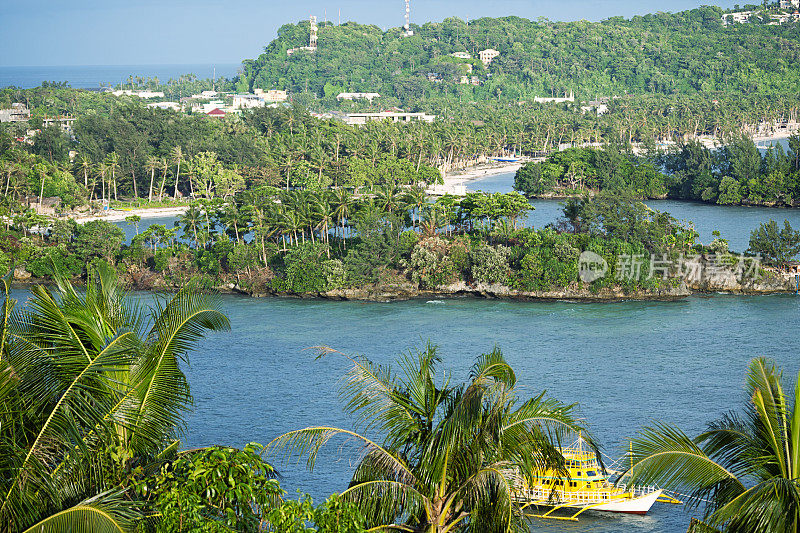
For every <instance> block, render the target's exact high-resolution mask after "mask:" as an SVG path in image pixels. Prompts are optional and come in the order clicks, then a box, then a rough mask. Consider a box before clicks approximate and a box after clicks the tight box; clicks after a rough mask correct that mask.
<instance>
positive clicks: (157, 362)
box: [118, 285, 230, 451]
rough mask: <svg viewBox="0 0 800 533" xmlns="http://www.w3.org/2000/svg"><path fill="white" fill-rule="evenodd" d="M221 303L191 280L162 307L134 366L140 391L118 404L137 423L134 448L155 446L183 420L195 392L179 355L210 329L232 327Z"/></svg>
mask: <svg viewBox="0 0 800 533" xmlns="http://www.w3.org/2000/svg"><path fill="white" fill-rule="evenodd" d="M218 306H219V304H218V301H217V300H216V299H214V298H210V297H208V296H207V295H204V294H202V293H200V292H198V291H197V290H196V289H195V288H194V287H193V286H192V285H187V286H186V287H185V288H184V289H182V290H181V291H180V292H179V293H177V294H176V295H175V296H174V297H173V298H172V299H171V300H170V301H169V302H168V303H167V305H166V306H165V307H164V308H159V309H157V313H156V320H155V323H154V324H153V326H152V328H151V330H150V332H149V334H148V337H147V340H146V347H145V353H144V356H143V357H142V358H140V359H139V361H137V363H136V364H135V365H134V366H133V368H132V369H131V378H130V380H131V386H132V388H133V390H134V391H135V392H134V394H133V395H132V396H131V397H130V402H124V403H123V404H121V405H119V406H118V409H119V412H120V416H121V417H123V418H124V419H125V420H126V423H127V425H128V426H129V427H131V428H133V434H132V436H131V439H130V440H131V445H132V447H133V448H134V449H135V450H140V451H151V450H152V449H153V447H158V446H159V445H160V444H161V442H162V441H163V440H164V438H165V437H167V438H169V437H170V436H172V435H173V434H174V431H175V428H177V427H179V425H180V424H181V421H182V418H181V412H182V411H183V410H184V409H186V408H187V407H189V406H190V405H191V395H190V393H189V385H188V383H187V382H186V376H184V374H183V372H182V371H181V370H180V366H179V362H178V361H179V358H183V357H185V355H186V353H188V351H189V350H190V349H191V348H192V347H193V346H194V345H195V344H196V343H197V342H198V341H199V340H200V339H201V338H202V337H203V336H204V334H205V333H206V332H207V331H223V330H228V329H230V322H229V321H228V319H227V317H226V316H225V315H224V314H223V313H222V312H221V311H219V309H218Z"/></svg>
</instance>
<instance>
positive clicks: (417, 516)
mask: <svg viewBox="0 0 800 533" xmlns="http://www.w3.org/2000/svg"><path fill="white" fill-rule="evenodd" d="M339 496H340V498H342V500H344V501H352V502H354V503H357V504H358V507H359V510H360V511H361V512H362V513H363V515H364V518H365V519H366V520H367V526H368V527H369V528H370V529H373V528H378V529H380V528H381V527H383V528H386V529H391V524H393V523H395V522H398V521H401V520H402V521H405V522H412V523H413V522H419V521H429V520H430V518H431V512H432V509H431V502H430V500H428V498H426V497H425V496H424V495H423V494H422V493H420V492H419V491H417V490H416V489H414V487H412V486H411V485H408V484H406V483H402V482H399V481H392V480H381V479H377V480H372V481H364V482H360V483H351V484H350V487H348V488H347V490H345V491H343V492H342V493H341V494H340V495H339Z"/></svg>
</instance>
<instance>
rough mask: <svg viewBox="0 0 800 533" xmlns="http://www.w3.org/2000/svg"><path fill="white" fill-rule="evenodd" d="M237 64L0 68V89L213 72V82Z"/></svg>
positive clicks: (97, 83) (83, 85) (164, 78)
mask: <svg viewBox="0 0 800 533" xmlns="http://www.w3.org/2000/svg"><path fill="white" fill-rule="evenodd" d="M239 66H240V65H239V64H234V63H223V64H211V63H206V64H184V65H72V66H60V67H3V66H0V88H3V87H10V86H13V87H20V88H23V89H29V88H31V87H38V86H39V85H41V84H42V82H44V81H56V82H62V81H66V82H68V83H69V85H70V86H71V87H75V88H79V89H97V88H99V87H101V86H108V85H112V86H114V85H117V84H120V83H124V82H125V81H127V79H128V76H134V77H136V76H140V77H143V78H153V77H158V79H160V80H161V81H167V80H169V79H170V78H174V79H177V78H178V77H179V76H181V75H183V74H194V75H196V76H197V77H198V78H200V79H204V78H211V77H212V76H214V69H216V76H217V78H231V77H233V76H235V75H236V74H237V72H238V70H239Z"/></svg>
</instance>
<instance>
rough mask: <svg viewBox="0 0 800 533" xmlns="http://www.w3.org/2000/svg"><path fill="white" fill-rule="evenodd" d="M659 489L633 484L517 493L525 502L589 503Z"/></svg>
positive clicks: (541, 489)
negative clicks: (604, 487)
mask: <svg viewBox="0 0 800 533" xmlns="http://www.w3.org/2000/svg"><path fill="white" fill-rule="evenodd" d="M657 490H659V489H658V487H653V486H634V487H625V486H621V487H613V488H612V487H609V488H607V489H600V490H588V491H566V492H565V491H563V490H555V491H553V490H551V489H548V488H533V489H528V490H525V491H520V492H518V493H517V499H518V500H524V501H527V502H542V503H545V502H552V503H557V504H561V503H578V504H591V503H599V502H604V501H613V500H619V499H621V498H638V497H641V496H646V495H648V494H652V493H653V492H655V491H657Z"/></svg>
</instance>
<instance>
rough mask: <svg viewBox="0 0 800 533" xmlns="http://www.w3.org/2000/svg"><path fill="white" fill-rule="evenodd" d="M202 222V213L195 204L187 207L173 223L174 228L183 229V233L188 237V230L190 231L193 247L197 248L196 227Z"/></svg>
mask: <svg viewBox="0 0 800 533" xmlns="http://www.w3.org/2000/svg"><path fill="white" fill-rule="evenodd" d="M202 220H203V212H202V211H201V210H200V208H198V207H197V206H196V205H195V204H192V205H190V206H189V209H187V210H186V211H185V212H184V213H183V214H182V215H181V216H180V217H179V218H178V220H176V221H175V226H180V227H181V228H182V229H183V233H184V234H186V235H188V234H189V230H191V231H192V237H193V239H194V247H195V248H197V247H198V245H199V241H198V239H197V226H198V225H200V223H201V222H202Z"/></svg>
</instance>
